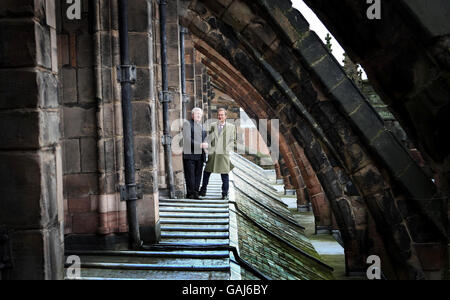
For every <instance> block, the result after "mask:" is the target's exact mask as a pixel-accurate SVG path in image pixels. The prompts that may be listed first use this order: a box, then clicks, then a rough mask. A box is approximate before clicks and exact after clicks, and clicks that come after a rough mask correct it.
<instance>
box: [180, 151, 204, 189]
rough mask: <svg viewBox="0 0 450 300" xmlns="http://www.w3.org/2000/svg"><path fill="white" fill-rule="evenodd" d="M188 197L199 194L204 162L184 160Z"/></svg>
mask: <svg viewBox="0 0 450 300" xmlns="http://www.w3.org/2000/svg"><path fill="white" fill-rule="evenodd" d="M183 166H184V178H185V180H186V190H187V196H192V195H193V194H195V193H198V190H199V188H200V183H201V180H202V171H203V160H201V159H199V160H190V159H184V160H183Z"/></svg>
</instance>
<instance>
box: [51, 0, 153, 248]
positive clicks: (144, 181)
mask: <svg viewBox="0 0 450 300" xmlns="http://www.w3.org/2000/svg"><path fill="white" fill-rule="evenodd" d="M151 12H152V8H151V1H148V0H130V1H129V11H128V13H129V16H130V18H129V30H130V37H129V39H130V59H131V63H132V64H134V65H136V67H137V83H136V84H135V85H133V86H132V95H131V98H132V99H131V100H132V106H133V125H134V128H133V129H134V130H133V132H134V139H135V162H136V181H137V183H140V184H141V185H142V189H143V193H144V199H143V200H139V201H138V214H139V222H140V226H141V237H142V239H143V240H144V242H147V243H152V242H155V241H157V240H158V239H159V216H158V209H157V208H158V189H157V182H158V179H157V164H156V157H155V153H156V152H157V151H156V140H157V137H156V123H155V120H156V109H155V92H154V86H153V82H154V79H153V74H154V73H153V56H154V55H153V33H152V26H151V25H152V24H151ZM61 13H62V18H63V19H62V26H61V30H60V33H59V41H60V45H61V46H62V47H61V50H60V53H59V54H60V62H61V69H62V74H63V80H62V82H61V91H62V95H63V96H62V100H61V101H62V103H63V106H64V124H65V126H64V140H63V141H64V142H63V145H64V149H65V160H64V166H65V167H64V172H65V196H66V202H67V205H66V221H67V222H66V224H67V225H66V231H65V232H66V234H67V235H68V236H67V237H66V243H67V245H68V246H69V247H70V248H82V249H86V248H98V247H100V248H109V247H113V248H115V249H117V248H119V247H120V248H126V247H128V241H127V239H126V237H125V238H123V237H122V236H123V235H116V234H119V233H126V232H128V223H127V218H126V215H127V213H126V203H125V202H122V201H121V199H120V194H119V188H120V186H123V185H124V184H125V182H124V153H123V124H122V105H121V92H120V84H119V82H118V81H117V70H116V68H117V66H119V65H120V64H121V62H120V57H119V52H120V48H119V40H118V36H119V34H118V18H117V17H118V7H117V1H113V0H108V1H100V0H92V1H90V2H89V5H84V6H83V15H82V18H81V20H75V21H68V20H67V19H64V14H65V9H64V8H63V9H62V12H61ZM87 236H95V238H94V239H92V238H90V239H86V237H87ZM106 241H108V243H109V244H108V245H109V246H105V245H107V244H105V242H106ZM111 242H112V244H111ZM119 244H120V246H119Z"/></svg>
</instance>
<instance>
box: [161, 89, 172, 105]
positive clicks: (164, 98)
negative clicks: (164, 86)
mask: <svg viewBox="0 0 450 300" xmlns="http://www.w3.org/2000/svg"><path fill="white" fill-rule="evenodd" d="M172 101H173V93H172V92H170V91H161V92H159V102H161V103H165V102H167V103H170V102H172Z"/></svg>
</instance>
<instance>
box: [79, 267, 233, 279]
mask: <svg viewBox="0 0 450 300" xmlns="http://www.w3.org/2000/svg"><path fill="white" fill-rule="evenodd" d="M180 279H183V280H229V279H230V272H229V270H226V271H195V272H189V271H148V270H145V271H142V270H102V269H88V268H85V269H82V270H81V279H79V280H95V281H99V280H180Z"/></svg>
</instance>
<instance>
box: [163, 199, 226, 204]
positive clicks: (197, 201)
mask: <svg viewBox="0 0 450 300" xmlns="http://www.w3.org/2000/svg"><path fill="white" fill-rule="evenodd" d="M159 203H160V204H161V203H164V204H169V203H176V204H181V203H189V204H228V201H227V200H208V199H163V200H160V201H159Z"/></svg>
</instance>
